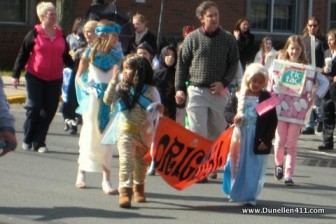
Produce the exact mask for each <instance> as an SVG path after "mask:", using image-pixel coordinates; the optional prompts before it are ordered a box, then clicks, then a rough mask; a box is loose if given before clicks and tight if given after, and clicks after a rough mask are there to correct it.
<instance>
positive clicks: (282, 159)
mask: <svg viewBox="0 0 336 224" xmlns="http://www.w3.org/2000/svg"><path fill="white" fill-rule="evenodd" d="M102 3H103V1H96V3H94V4H92V5H91V7H90V9H89V10H88V13H87V15H86V17H85V18H84V19H83V18H76V20H75V21H74V23H73V28H72V32H71V34H69V35H67V36H66V35H65V34H64V33H63V31H62V30H61V28H59V27H58V26H57V24H56V22H57V18H56V11H55V6H54V5H53V4H52V3H51V2H41V3H39V4H38V5H37V7H36V12H37V16H38V18H39V20H40V23H39V24H37V25H35V26H34V27H33V28H32V29H31V30H30V31H29V32H28V33H27V35H26V36H25V38H24V40H23V42H22V45H21V48H20V50H19V52H18V55H17V58H16V61H15V64H14V69H13V85H14V87H17V86H18V85H19V83H20V74H21V71H22V70H25V77H24V78H25V81H26V82H25V83H26V90H27V99H26V103H25V105H24V108H25V110H26V119H25V122H24V125H23V136H24V138H23V142H22V143H21V146H22V149H23V150H25V151H37V152H39V153H47V152H48V151H49V150H50V149H49V148H48V147H47V144H46V142H47V139H46V138H47V133H48V130H49V126H50V124H51V122H52V120H53V118H54V116H55V114H56V112H57V109H58V106H59V97H60V95H61V96H62V105H61V108H60V111H61V113H62V116H63V118H64V131H66V132H69V134H71V135H76V134H77V132H78V131H79V141H78V146H79V157H78V171H77V179H76V181H75V187H77V188H78V189H85V188H87V185H86V182H85V177H86V176H87V175H88V174H89V173H96V172H101V173H102V185H101V186H102V190H103V192H104V193H105V194H107V195H119V206H120V207H122V208H130V207H131V202H132V200H134V202H136V203H145V202H146V195H145V179H146V176H147V175H149V176H150V175H155V174H156V172H155V167H156V164H155V161H154V160H153V161H152V164H151V165H149V164H147V163H146V162H145V160H144V156H145V155H146V154H147V153H148V152H149V151H150V149H151V147H152V144H153V139H154V138H153V136H154V135H155V127H156V126H157V122H158V121H159V119H158V118H160V116H166V117H169V118H170V119H172V120H174V121H176V122H177V123H178V124H180V125H182V126H184V127H185V128H187V129H189V130H190V131H192V132H193V133H196V134H197V135H200V136H202V137H204V138H206V139H208V140H211V141H215V140H216V139H217V138H218V137H219V136H220V135H221V133H223V131H225V130H226V129H228V128H233V134H232V138H231V144H230V151H229V155H228V158H227V162H226V164H225V166H224V168H223V169H224V176H223V185H222V189H223V192H224V193H225V195H226V196H227V197H228V199H229V201H230V202H234V203H239V204H244V205H249V206H255V205H256V204H257V197H258V195H259V194H260V192H261V190H262V188H263V186H264V183H265V175H266V167H267V161H268V156H269V155H270V154H271V152H274V160H275V164H276V166H275V167H274V177H275V179H276V180H278V181H280V180H283V179H284V184H285V186H293V185H294V176H295V164H296V154H297V147H298V139H299V136H300V135H301V134H315V126H316V131H317V132H322V138H323V144H322V145H320V146H319V147H318V150H322V151H324V150H333V147H334V145H333V132H334V128H335V103H336V78H335V76H336V29H331V30H330V31H329V32H328V33H327V34H326V36H325V37H324V36H323V34H322V32H321V29H320V21H319V20H318V18H316V17H310V18H309V19H308V21H307V23H306V25H305V27H304V30H303V34H302V35H290V36H289V37H288V38H287V40H286V42H285V44H284V46H283V48H282V49H278V50H275V49H274V47H273V40H272V37H270V36H265V37H264V38H262V40H261V43H260V48H259V50H258V51H257V52H254V45H255V44H256V41H255V36H254V34H253V33H252V32H251V31H250V22H249V20H248V18H240V19H238V20H237V22H236V24H235V29H234V30H233V31H232V32H230V31H227V30H225V29H224V28H222V27H221V26H220V25H219V24H220V21H219V18H220V12H219V10H218V7H217V5H216V3H215V2H213V1H204V2H202V3H200V4H199V5H198V6H197V8H196V11H195V14H196V17H197V18H198V19H199V21H200V26H192V25H191V24H189V25H186V26H185V27H183V28H182V27H181V29H182V35H183V40H182V41H181V42H180V43H178V44H174V43H171V44H168V45H166V46H164V47H162V49H159V48H158V47H157V45H156V39H157V38H156V36H155V34H154V33H153V32H152V31H151V30H150V29H149V27H148V21H147V19H146V17H145V15H143V14H141V13H136V14H134V15H133V16H132V18H131V20H132V24H133V29H134V34H133V35H132V37H131V38H129V39H127V41H126V42H125V40H124V39H122V38H124V37H123V35H121V34H122V29H123V27H122V26H121V25H120V24H118V23H117V21H111V20H109V19H108V17H105V15H104V14H103V13H101V14H100V11H99V10H97V9H99V8H100V7H103V4H102ZM125 43H126V44H125ZM300 77H301V78H300ZM0 81H1V80H0ZM0 87H1V92H0V100H1V101H0V106H1V108H0V121H1V122H0V124H1V125H0V140H1V145H0V146H1V148H2V149H0V156H3V155H5V154H6V153H7V152H9V151H12V150H14V149H15V148H16V146H17V142H16V138H15V129H14V119H13V116H12V115H11V114H10V113H9V106H8V104H7V102H6V98H5V95H4V93H3V83H2V81H1V82H0ZM79 126H81V127H79ZM114 150H117V151H118V156H119V169H118V171H116V170H112V165H111V162H112V151H114ZM111 172H118V180H111V179H110V176H111ZM208 178H212V179H216V178H217V172H216V170H214V171H212V172H210V174H209V175H208V177H205V178H204V179H202V180H200V181H199V182H198V183H206V182H207V181H208ZM114 185H115V186H114Z"/></svg>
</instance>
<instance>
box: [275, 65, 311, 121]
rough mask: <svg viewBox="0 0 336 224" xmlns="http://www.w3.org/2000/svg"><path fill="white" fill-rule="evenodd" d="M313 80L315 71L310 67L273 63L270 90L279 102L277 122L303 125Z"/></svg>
mask: <svg viewBox="0 0 336 224" xmlns="http://www.w3.org/2000/svg"><path fill="white" fill-rule="evenodd" d="M314 78H315V69H314V67H312V66H308V65H303V64H298V63H292V62H288V61H283V60H275V61H274V65H273V72H272V74H271V82H270V90H271V92H272V93H274V94H275V95H276V97H277V98H278V100H279V105H278V106H277V114H278V120H279V121H286V122H290V123H295V124H300V125H304V123H305V118H306V114H307V111H308V109H309V108H308V105H309V104H308V102H309V99H310V98H311V94H312V91H313V87H314Z"/></svg>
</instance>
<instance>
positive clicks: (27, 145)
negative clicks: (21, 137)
mask: <svg viewBox="0 0 336 224" xmlns="http://www.w3.org/2000/svg"><path fill="white" fill-rule="evenodd" d="M22 149H23V150H25V151H29V150H31V149H32V146H31V144H27V143H24V142H23V143H22Z"/></svg>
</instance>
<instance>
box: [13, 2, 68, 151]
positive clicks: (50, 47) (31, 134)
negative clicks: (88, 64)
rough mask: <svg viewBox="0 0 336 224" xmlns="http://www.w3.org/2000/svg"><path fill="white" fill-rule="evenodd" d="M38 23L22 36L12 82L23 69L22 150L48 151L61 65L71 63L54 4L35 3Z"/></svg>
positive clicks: (60, 80)
mask: <svg viewBox="0 0 336 224" xmlns="http://www.w3.org/2000/svg"><path fill="white" fill-rule="evenodd" d="M36 11H37V16H38V18H39V20H40V22H41V24H37V25H35V27H34V28H33V29H32V30H30V31H29V32H28V34H27V35H26V36H25V38H24V40H23V43H22V45H21V48H20V50H19V53H18V56H17V58H16V61H15V64H14V68H13V76H12V77H13V85H14V87H15V88H17V87H18V85H19V81H20V73H21V70H22V69H23V68H25V70H26V75H25V79H26V89H27V99H26V103H25V106H24V107H25V109H26V120H25V122H24V125H23V135H24V136H23V143H22V148H23V150H31V149H33V150H34V151H38V152H40V153H45V152H47V151H48V148H47V145H46V137H47V133H48V129H49V126H50V123H51V121H52V120H53V118H54V116H55V113H56V111H57V107H58V103H59V97H60V93H61V87H62V81H63V73H62V71H63V67H64V65H66V66H68V67H72V66H73V61H72V59H71V57H70V55H69V48H68V45H67V43H66V40H65V37H64V35H63V32H62V30H61V29H60V28H59V27H57V26H56V22H57V18H56V11H55V6H54V5H53V4H52V3H51V2H40V3H39V4H38V5H37V6H36Z"/></svg>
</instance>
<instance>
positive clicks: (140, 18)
mask: <svg viewBox="0 0 336 224" xmlns="http://www.w3.org/2000/svg"><path fill="white" fill-rule="evenodd" d="M133 19H136V20H138V21H139V22H141V23H144V24H146V25H147V22H148V20H147V19H146V17H145V16H144V15H143V14H140V13H138V12H137V13H136V14H135V15H134V16H133Z"/></svg>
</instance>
